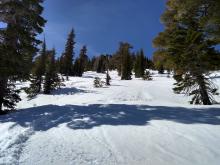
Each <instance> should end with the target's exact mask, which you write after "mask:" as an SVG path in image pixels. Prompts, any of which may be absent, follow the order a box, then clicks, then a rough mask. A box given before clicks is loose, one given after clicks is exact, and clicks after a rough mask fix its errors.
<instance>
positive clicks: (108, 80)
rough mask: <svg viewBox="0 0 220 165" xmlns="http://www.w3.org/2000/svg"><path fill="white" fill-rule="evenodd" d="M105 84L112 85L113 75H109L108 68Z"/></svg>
mask: <svg viewBox="0 0 220 165" xmlns="http://www.w3.org/2000/svg"><path fill="white" fill-rule="evenodd" d="M105 80H106V81H105V85H107V86H109V85H110V80H111V77H110V75H109V72H108V70H107V72H106V78H105Z"/></svg>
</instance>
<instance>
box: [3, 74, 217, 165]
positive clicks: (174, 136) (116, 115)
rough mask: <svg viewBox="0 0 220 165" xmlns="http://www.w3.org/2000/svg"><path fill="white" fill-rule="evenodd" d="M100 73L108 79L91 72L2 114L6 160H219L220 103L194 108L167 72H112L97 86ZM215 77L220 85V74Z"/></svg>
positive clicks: (37, 163) (133, 163) (146, 164)
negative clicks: (145, 76)
mask: <svg viewBox="0 0 220 165" xmlns="http://www.w3.org/2000/svg"><path fill="white" fill-rule="evenodd" d="M96 76H99V77H102V78H103V79H104V78H105V75H104V74H97V73H94V72H86V73H85V74H84V75H83V77H82V78H77V77H71V78H70V80H69V81H67V82H65V84H66V86H65V87H62V89H60V90H57V91H54V93H53V95H38V96H37V97H36V98H34V99H32V100H28V99H27V98H26V94H25V93H22V94H21V95H22V98H23V100H22V101H21V102H20V103H19V104H18V106H17V107H18V109H19V110H21V111H20V112H17V113H12V114H8V115H5V116H0V164H6V165H8V164H10V165H11V164H13V165H14V164H15V165H16V164H21V165H30V164H31V165H45V164H46V165H61V164H62V165H70V164H71V165H72V164H75V165H116V164H117V165H219V164H220V105H212V106H197V105H196V106H195V105H190V104H189V103H188V101H189V100H190V98H189V97H187V96H184V95H176V94H174V93H173V91H172V87H173V83H174V80H173V79H172V78H167V76H166V75H159V74H157V73H154V75H153V81H143V80H141V79H133V80H131V81H121V80H120V78H119V77H118V76H117V72H111V73H110V76H111V78H112V81H111V86H110V87H104V88H94V87H93V80H94V77H96ZM213 81H214V82H215V83H216V84H217V85H218V86H220V74H219V73H215V74H213ZM25 85H27V84H17V86H18V87H21V86H25ZM216 100H217V101H219V102H220V96H217V97H216Z"/></svg>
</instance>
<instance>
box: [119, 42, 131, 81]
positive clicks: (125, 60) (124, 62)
mask: <svg viewBox="0 0 220 165" xmlns="http://www.w3.org/2000/svg"><path fill="white" fill-rule="evenodd" d="M131 48H132V46H131V45H130V44H129V43H123V42H121V43H120V47H119V50H118V52H117V54H118V55H119V56H120V60H121V65H120V66H121V70H120V72H121V79H122V80H131V75H132V72H131V71H132V61H131V52H130V49H131Z"/></svg>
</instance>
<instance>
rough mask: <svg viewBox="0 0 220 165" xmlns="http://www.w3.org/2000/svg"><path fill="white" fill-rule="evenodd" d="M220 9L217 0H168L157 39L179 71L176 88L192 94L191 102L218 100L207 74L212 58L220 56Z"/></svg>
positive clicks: (159, 45) (206, 103)
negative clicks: (163, 26) (219, 50)
mask: <svg viewBox="0 0 220 165" xmlns="http://www.w3.org/2000/svg"><path fill="white" fill-rule="evenodd" d="M219 9H220V3H219V2H218V1H216V0H211V1H201V0H188V1H178V0H168V1H167V9H166V11H165V13H164V14H163V15H162V21H163V22H164V24H165V26H166V28H165V31H164V32H162V33H160V34H159V35H158V37H157V38H156V39H155V40H154V45H155V46H156V47H157V48H158V50H159V51H160V52H163V53H165V54H166V55H167V56H166V59H167V60H168V61H170V62H171V64H172V65H171V66H172V69H173V70H174V72H175V74H176V75H175V79H176V80H177V83H175V86H176V87H175V88H174V91H175V92H176V93H180V92H184V93H186V94H188V95H191V96H192V100H191V103H192V104H204V105H210V104H213V103H215V101H214V97H213V95H214V94H216V91H217V90H216V87H215V85H213V83H212V82H211V80H210V79H209V78H208V75H209V71H210V70H211V68H213V64H214V63H213V60H215V59H217V57H219V52H218V51H217V50H216V49H215V45H216V44H218V43H219V41H220V40H219V34H220V33H219V30H216V29H219V28H218V27H219V26H220V24H219V20H220V19H219V18H220V12H219ZM217 17H218V18H217ZM210 20H212V21H210ZM217 20H218V21H217Z"/></svg>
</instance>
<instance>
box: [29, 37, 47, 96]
mask: <svg viewBox="0 0 220 165" xmlns="http://www.w3.org/2000/svg"><path fill="white" fill-rule="evenodd" d="M46 58H47V54H46V41H45V39H44V42H43V46H42V50H41V53H40V56H39V57H37V58H36V60H35V62H34V67H33V70H32V74H31V76H30V82H31V84H30V87H29V88H27V89H26V93H27V94H28V97H29V98H33V97H35V96H36V95H37V94H39V93H40V92H41V87H42V84H43V76H44V75H45V69H46Z"/></svg>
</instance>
